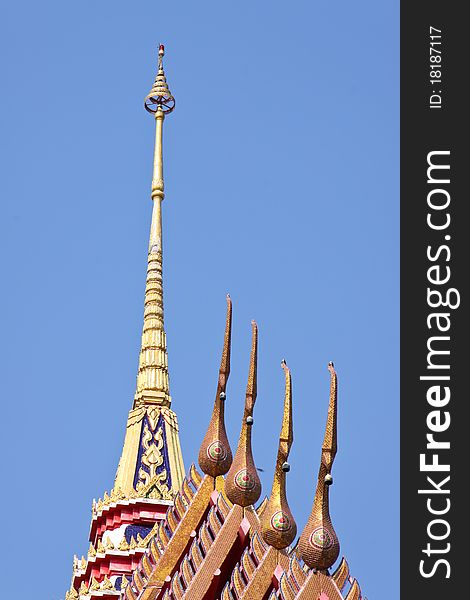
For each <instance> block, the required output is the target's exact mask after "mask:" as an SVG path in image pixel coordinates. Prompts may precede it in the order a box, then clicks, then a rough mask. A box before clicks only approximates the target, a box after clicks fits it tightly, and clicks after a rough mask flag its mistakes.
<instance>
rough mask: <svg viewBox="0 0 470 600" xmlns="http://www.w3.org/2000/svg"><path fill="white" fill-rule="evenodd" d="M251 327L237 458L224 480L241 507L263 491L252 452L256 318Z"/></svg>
mask: <svg viewBox="0 0 470 600" xmlns="http://www.w3.org/2000/svg"><path fill="white" fill-rule="evenodd" d="M251 327H252V342H251V357H250V369H249V373H248V384H247V386H246V396H245V410H244V412H243V421H242V428H241V431H240V438H239V440H238V447H237V451H236V453H235V458H234V459H233V463H232V466H231V467H230V470H229V472H228V473H227V478H226V480H225V493H226V494H227V498H228V499H229V500H230V501H231V502H232V503H233V504H238V505H239V506H250V504H254V503H255V502H256V501H257V500H258V498H259V497H260V494H261V482H260V480H259V477H258V472H257V470H256V467H255V463H254V460H253V454H252V451H251V429H252V426H253V409H254V406H255V402H256V392H257V381H256V370H257V361H258V327H257V325H256V323H255V322H254V321H252V322H251Z"/></svg>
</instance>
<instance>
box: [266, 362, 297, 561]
mask: <svg viewBox="0 0 470 600" xmlns="http://www.w3.org/2000/svg"><path fill="white" fill-rule="evenodd" d="M281 367H282V368H283V369H284V373H285V377H286V385H285V395H284V414H283V416H282V427H281V433H280V435H279V449H278V451H277V460H276V466H275V469H274V481H273V487H272V489H271V495H270V497H269V500H268V503H267V505H266V508H265V509H264V511H263V513H262V515H261V534H262V536H263V539H264V541H265V542H266V543H267V544H269V545H270V546H273V547H274V548H277V549H278V550H281V549H282V548H286V547H287V546H289V545H290V544H291V543H292V542H293V541H294V538H295V536H296V534H297V525H296V523H295V520H294V517H293V516H292V513H291V510H290V508H289V504H288V502H287V496H286V473H288V472H289V471H290V465H289V463H288V462H287V459H288V457H289V452H290V449H291V446H292V442H293V441H294V432H293V421H292V381H291V374H290V370H289V369H288V367H287V364H286V361H285V360H283V361H282V363H281Z"/></svg>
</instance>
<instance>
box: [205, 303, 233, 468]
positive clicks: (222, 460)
mask: <svg viewBox="0 0 470 600" xmlns="http://www.w3.org/2000/svg"><path fill="white" fill-rule="evenodd" d="M231 333H232V301H231V299H230V296H228V295H227V318H226V324H225V335H224V345H223V350H222V359H221V362H220V369H219V380H218V382H217V392H216V395H215V402H214V408H213V410H212V417H211V420H210V423H209V427H208V428H207V432H206V435H205V436H204V439H203V440H202V444H201V448H200V450H199V466H200V467H201V469H202V471H203V472H204V473H206V474H207V475H211V476H212V477H217V476H218V475H225V473H227V471H228V470H229V468H230V465H231V464H232V450H231V448H230V444H229V441H228V437H227V432H226V431H225V420H224V412H225V390H226V387H227V381H228V378H229V375H230V340H231Z"/></svg>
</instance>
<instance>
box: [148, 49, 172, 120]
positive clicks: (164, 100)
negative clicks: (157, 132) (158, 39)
mask: <svg viewBox="0 0 470 600" xmlns="http://www.w3.org/2000/svg"><path fill="white" fill-rule="evenodd" d="M164 55H165V46H164V45H163V44H160V48H159V49H158V73H157V77H156V78H155V83H154V84H153V87H152V89H151V90H150V94H149V95H148V96H146V98H145V100H144V106H145V110H146V111H148V112H149V113H152V114H155V113H156V112H157V111H158V110H159V109H160V110H161V111H162V112H163V113H165V114H167V113H171V112H172V110H173V109H174V108H175V99H174V98H173V96H172V95H171V92H170V89H169V87H168V84H167V82H166V77H165V71H164V70H163V56H164Z"/></svg>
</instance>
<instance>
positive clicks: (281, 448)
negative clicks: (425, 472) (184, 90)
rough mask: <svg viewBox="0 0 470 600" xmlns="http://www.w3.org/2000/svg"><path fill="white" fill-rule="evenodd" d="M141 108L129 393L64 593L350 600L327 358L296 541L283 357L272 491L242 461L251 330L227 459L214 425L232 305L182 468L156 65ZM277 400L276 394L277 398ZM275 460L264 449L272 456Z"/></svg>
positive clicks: (85, 598)
mask: <svg viewBox="0 0 470 600" xmlns="http://www.w3.org/2000/svg"><path fill="white" fill-rule="evenodd" d="M163 55H164V48H163V46H160V49H159V59H158V73H157V77H156V79H155V83H154V85H153V87H152V90H151V91H150V93H149V94H148V95H147V97H146V98H145V108H146V110H147V111H148V112H149V113H151V114H152V115H153V116H154V118H155V125H156V134H155V152H154V169H153V179H152V188H151V198H152V203H153V206H152V222H151V227H150V238H149V246H148V255H147V280H146V287H145V307H144V324H143V331H142V343H141V349H140V354H139V368H138V374H137V385H136V393H135V397H134V403H133V406H132V409H131V410H130V412H129V417H128V421H127V428H126V436H125V441H124V447H123V451H122V455H121V459H120V462H119V466H118V469H117V474H116V478H115V482H114V486H113V488H112V490H111V492H110V493H109V494H108V493H107V492H105V493H104V495H103V498H102V499H100V500H98V502H95V501H94V502H93V506H92V520H91V526H90V541H91V543H90V548H89V551H88V555H87V558H86V559H85V558H84V557H83V558H82V559H81V560H80V561H79V560H78V559H75V560H74V571H73V577H72V585H71V588H70V591H69V592H67V595H66V600H78V599H79V598H80V599H82V600H91V598H102V599H103V600H111V599H112V598H117V597H120V598H121V599H126V600H157V599H158V600H182V599H186V600H242V599H243V600H273V599H274V598H276V599H279V598H280V599H282V600H300V599H302V600H341V599H343V600H344V599H346V600H360V599H361V598H362V596H361V590H360V587H359V584H358V583H357V581H356V580H355V579H352V578H351V577H350V575H349V567H348V564H347V562H346V560H345V559H344V558H343V559H342V560H341V561H340V562H339V565H337V566H336V569H335V570H334V571H332V568H333V567H334V565H335V563H336V562H337V559H338V557H339V552H340V544H339V539H338V536H337V534H336V532H335V529H334V527H333V523H332V520H331V516H330V512H329V490H330V486H331V484H332V483H333V478H332V476H331V471H332V467H333V462H334V458H335V456H336V452H337V427H336V423H337V410H338V378H337V374H336V371H335V368H334V366H333V363H329V365H328V369H329V372H330V394H329V408H328V416H327V423H326V429H325V436H324V441H323V445H322V449H321V458H320V467H319V473H318V480H317V486H316V491H315V494H312V496H313V506H312V510H311V513H310V517H309V519H308V522H307V523H306V525H305V526H304V528H303V531H302V532H301V534H300V537H299V539H298V540H297V541H295V540H296V536H297V524H296V522H295V518H294V515H293V514H292V511H291V510H290V507H289V503H288V495H287V477H288V475H287V474H288V472H289V470H290V465H289V463H288V457H289V453H290V449H291V446H292V444H293V440H294V426H293V414H294V407H295V400H294V398H293V395H292V373H291V371H290V369H289V368H288V367H287V364H286V361H284V360H283V361H282V363H281V366H282V369H283V371H284V394H283V399H282V400H283V416H282V422H281V427H280V434H279V442H278V448H277V456H276V461H275V469H274V477H273V483H272V488H271V492H270V495H269V497H268V498H265V499H264V500H263V501H262V502H261V503H259V499H260V497H261V492H262V490H261V481H260V478H259V476H258V470H257V468H256V463H255V460H254V457H253V449H252V436H253V435H255V427H254V417H253V414H254V408H255V403H256V400H257V392H258V386H257V370H258V365H257V361H258V334H259V332H258V326H257V324H256V323H255V322H254V321H252V323H251V328H252V341H251V352H250V360H249V366H248V377H247V386H246V393H245V403H244V410H243V415H242V419H241V428H240V435H239V439H238V444H237V448H236V450H235V452H234V454H232V450H231V447H230V443H229V440H228V437H227V433H226V429H225V403H226V387H227V383H228V378H229V374H230V357H231V331H232V301H231V299H230V297H229V296H227V316H226V323H225V334H224V339H223V346H222V357H221V362H220V369H219V376H218V380H217V388H216V395H215V400H214V405H213V411H212V416H211V419H210V422H209V424H208V427H207V431H206V433H205V435H204V436H203V440H202V443H201V446H200V450H199V455H198V462H199V466H200V469H201V471H202V473H201V472H199V471H198V470H197V469H196V467H195V466H194V465H192V466H191V468H190V470H189V471H188V472H187V473H186V476H185V475H184V467H183V460H182V456H181V449H180V443H179V431H178V423H177V418H176V414H175V413H174V412H173V411H172V409H171V404H172V399H171V396H170V388H169V376H168V357H167V350H166V335H165V328H164V312H163V275H162V272H163V235H162V210H161V208H162V201H163V199H164V180H163V152H162V140H163V123H164V120H165V117H166V115H168V114H169V113H171V112H172V111H173V109H174V106H175V100H174V97H173V96H172V94H171V92H170V90H169V87H168V83H167V81H166V76H165V72H164V69H163ZM280 397H281V394H280ZM273 457H274V452H273Z"/></svg>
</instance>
